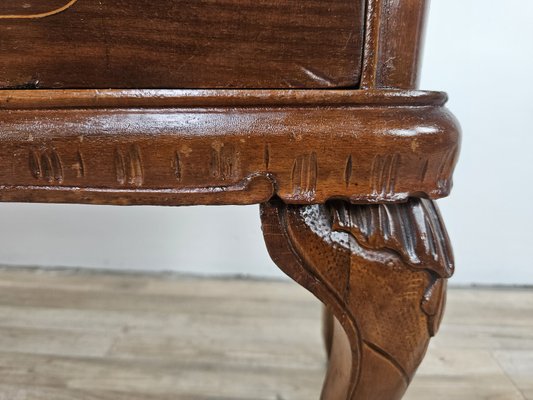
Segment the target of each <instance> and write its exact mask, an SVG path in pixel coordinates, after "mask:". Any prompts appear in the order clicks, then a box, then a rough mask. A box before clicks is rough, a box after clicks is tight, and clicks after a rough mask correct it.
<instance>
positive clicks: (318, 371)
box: [0, 268, 533, 400]
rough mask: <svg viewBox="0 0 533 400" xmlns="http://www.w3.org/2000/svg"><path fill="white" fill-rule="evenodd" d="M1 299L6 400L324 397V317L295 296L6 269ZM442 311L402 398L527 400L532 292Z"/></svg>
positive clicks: (452, 297) (491, 295)
mask: <svg viewBox="0 0 533 400" xmlns="http://www.w3.org/2000/svg"><path fill="white" fill-rule="evenodd" d="M0 290H1V291H2V304H1V305H0V355H1V357H0V359H1V361H0V364H1V366H2V371H3V372H2V375H1V376H0V398H2V397H4V398H6V399H9V400H14V399H16V400H34V399H40V400H73V399H75V400H79V399H88V400H117V399H118V400H141V399H142V400H146V399H148V400H171V399H176V398H179V399H189V400H192V399H194V400H207V399H209V398H211V399H213V398H214V399H224V400H230V399H231V400H235V399H238V400H243V399H245V400H258V399H260V400H262V399H265V400H271V399H275V398H276V396H277V397H278V398H280V399H293V400H310V399H316V398H318V393H319V391H320V385H321V380H322V378H323V375H324V361H325V353H324V350H323V347H322V345H321V338H320V334H319V333H320V304H319V303H318V302H317V301H316V299H315V298H314V297H313V296H312V295H311V294H310V293H308V292H307V291H305V290H303V289H302V288H301V287H299V286H298V285H296V284H294V283H291V282H269V281H251V280H232V279H220V280H216V279H195V278H190V277H189V278H186V277H179V279H178V278H177V277H175V276H170V275H168V274H167V275H159V276H158V275H143V274H117V273H102V272H91V271H78V272H73V271H42V270H37V271H36V270H27V269H20V268H17V269H15V268H10V269H2V270H0ZM448 299H449V302H448V307H447V308H448V310H447V314H446V318H445V319H444V324H443V326H442V329H441V332H440V334H439V336H438V337H436V338H435V339H433V340H432V342H431V346H430V348H429V350H428V354H427V357H426V358H425V360H424V362H423V364H422V366H421V368H420V369H419V372H418V373H417V376H416V377H415V379H414V380H413V382H412V384H411V386H410V388H409V390H408V392H407V394H406V395H405V399H406V400H426V399H427V397H428V393H431V397H432V398H434V399H436V400H446V399H450V398H453V399H457V400H486V399H505V400H531V399H532V397H531V394H532V393H531V391H529V392H528V389H527V388H528V387H531V383H532V382H533V374H532V373H531V371H532V370H531V368H529V364H528V362H529V361H528V360H530V354H531V352H532V351H533V318H532V317H531V315H533V291H532V290H520V289H488V288H465V289H457V288H453V287H452V288H451V289H450V291H449V296H448ZM484 304H488V306H485V305H484ZM500 321H504V322H503V323H500ZM243 376H244V377H246V379H242V377H243ZM188 379H194V382H197V384H193V383H191V382H188V381H187V380H188ZM224 379H227V380H226V381H224ZM518 384H520V385H521V386H520V387H521V389H522V393H521V392H520V391H519V389H518V386H517V385H518ZM258 387H260V388H261V390H260V392H258V391H257V388H258Z"/></svg>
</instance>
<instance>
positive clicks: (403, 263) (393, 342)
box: [261, 198, 453, 400]
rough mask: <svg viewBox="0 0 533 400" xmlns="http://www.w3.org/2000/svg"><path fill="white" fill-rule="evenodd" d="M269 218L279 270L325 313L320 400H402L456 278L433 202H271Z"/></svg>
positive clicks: (265, 212) (265, 217) (268, 237)
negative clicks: (448, 287)
mask: <svg viewBox="0 0 533 400" xmlns="http://www.w3.org/2000/svg"><path fill="white" fill-rule="evenodd" d="M261 217H262V223H263V232H264V236H265V241H266V244H267V247H268V251H269V253H270V255H271V257H272V259H273V260H274V262H275V263H276V264H277V265H278V266H279V267H280V268H281V269H282V270H283V271H284V272H285V273H287V274H288V275H289V276H290V277H291V278H292V279H294V280H295V281H296V282H298V283H299V284H301V285H302V286H304V287H305V288H307V289H308V290H309V291H311V292H312V293H313V294H314V295H315V296H317V297H318V298H319V299H320V300H321V301H322V302H323V303H324V304H325V305H326V310H327V311H326V319H325V323H326V329H325V337H326V340H327V343H326V348H327V349H328V352H329V362H328V371H327V373H326V378H325V383H324V387H323V390H322V397H321V398H322V400H394V399H400V398H401V397H402V396H403V394H404V393H405V390H406V389H407V387H408V385H409V383H410V381H411V379H412V377H413V375H414V373H415V371H416V369H417V367H418V366H419V364H420V362H421V361H422V358H423V357H424V354H425V352H426V349H427V345H428V342H429V339H430V337H431V336H433V335H434V334H435V333H436V331H437V329H438V326H439V324H440V321H441V318H442V313H443V309H444V303H445V296H446V278H448V277H450V276H451V274H452V272H453V256H452V252H451V248H450V244H449V240H448V236H447V234H446V231H445V228H444V225H443V223H442V220H441V217H440V214H439V212H438V209H437V207H436V205H435V203H434V202H433V201H431V200H426V199H414V198H413V199H410V200H409V201H408V202H406V203H403V204H380V205H351V204H349V203H346V202H342V201H335V202H331V203H328V204H326V205H309V206H293V205H286V204H284V203H282V202H281V201H279V200H273V201H271V202H269V203H265V204H263V205H262V206H261ZM328 312H330V313H332V315H333V316H334V317H333V318H328V317H327V313H328ZM328 342H329V343H328Z"/></svg>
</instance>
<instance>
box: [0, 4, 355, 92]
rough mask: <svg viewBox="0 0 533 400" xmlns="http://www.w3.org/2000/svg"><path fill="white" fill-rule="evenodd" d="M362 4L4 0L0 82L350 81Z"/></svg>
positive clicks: (178, 84)
mask: <svg viewBox="0 0 533 400" xmlns="http://www.w3.org/2000/svg"><path fill="white" fill-rule="evenodd" d="M63 7H66V8H63ZM58 10H60V12H58ZM364 10H365V2H364V1H363V0H328V1H322V0H306V1H296V0H261V1H256V0H244V1H243V0H157V1H153V0H100V1H96V0H78V1H75V2H72V1H69V0H24V1H22V0H15V1H12V0H10V1H2V2H0V37H1V38H2V39H1V40H0V88H28V89H31V88H41V89H45V88H109V87H112V88H136V89H138V88H229V87H232V88H331V87H337V88H338V87H348V86H351V87H356V86H357V85H358V84H359V78H360V69H361V62H362V38H363V25H364V18H365V16H364ZM22 17H25V18H22Z"/></svg>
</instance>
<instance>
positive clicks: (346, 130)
mask: <svg viewBox="0 0 533 400" xmlns="http://www.w3.org/2000/svg"><path fill="white" fill-rule="evenodd" d="M427 3H428V1H427V0H402V1H398V0H366V1H362V0H332V1H328V2H325V1H320V0H309V1H296V0H295V1H289V0H283V1H280V0H264V1H251V0H246V1H241V0H210V1H208V0H200V1H190V0H174V1H171V0H162V1H157V2H155V1H154V2H152V1H147V0H140V1H133V0H119V1H110V0H102V1H98V2H96V1H89V0H77V1H74V0H72V2H71V3H67V1H66V0H65V3H63V1H62V0H50V1H49V2H45V1H44V0H42V1H38V0H27V1H25V2H24V3H23V4H26V5H29V6H30V7H29V9H28V7H22V8H23V9H20V7H18V6H21V5H22V3H17V2H11V3H9V4H8V3H5V4H4V3H1V4H0V36H1V40H0V88H2V87H3V88H7V87H15V88H19V89H20V88H27V89H32V88H37V87H40V88H58V87H59V88H61V87H66V88H70V90H0V201H34V202H76V203H95V204H123V205H128V204H162V205H187V204H195V205H200V204H252V203H263V204H262V207H261V210H262V221H263V230H264V235H265V240H266V243H267V247H268V249H269V252H270V254H271V256H272V258H273V259H274V261H275V262H276V263H277V264H278V266H279V267H280V268H281V269H282V270H283V271H285V272H286V273H287V274H288V275H289V276H291V277H292V278H293V279H295V280H296V281H297V282H299V283H300V284H301V285H303V286H304V287H306V288H307V289H309V290H310V291H311V292H312V293H314V294H315V295H316V296H317V297H318V298H319V299H320V300H322V301H323V302H324V303H325V305H326V307H327V309H328V312H329V313H332V314H326V318H325V331H324V333H325V338H326V348H327V351H328V354H329V368H328V373H327V376H326V380H325V384H324V389H323V393H322V399H323V400H398V399H400V398H401V396H402V395H403V393H404V392H405V390H406V388H407V386H408V384H409V382H410V380H411V378H412V376H413V374H414V373H415V371H416V368H417V366H418V365H419V363H420V361H421V360H422V357H423V355H424V353H425V350H426V348H427V344H428V341H429V338H430V336H432V335H434V334H435V332H436V331H437V328H438V326H439V323H440V320H441V317H442V313H443V309H444V302H445V294H446V278H448V277H449V276H451V274H452V272H453V260H452V254H451V248H450V244H449V241H448V237H447V234H446V231H445V228H444V225H443V223H442V221H441V218H440V215H439V213H438V210H437V208H436V205H435V203H434V202H433V200H431V199H436V198H439V197H443V196H446V195H447V194H448V193H449V191H450V188H451V177H452V173H453V169H454V166H455V163H456V160H457V156H458V151H459V145H460V128H459V126H458V124H457V121H456V120H455V118H454V117H453V116H452V115H451V114H450V113H449V112H448V111H447V109H446V108H445V107H444V103H445V102H446V96H445V95H444V94H442V93H438V92H421V91H416V90H414V89H415V88H416V87H417V80H418V69H419V64H420V62H419V61H420V60H419V56H420V46H421V40H422V31H423V26H424V16H425V11H426V8H427ZM52 5H53V6H54V7H59V8H55V9H49V7H48V6H52ZM62 5H63V6H64V7H63V8H64V9H61V7H62ZM45 6H46V7H45ZM47 10H48V11H47ZM141 10H142V12H141ZM32 12H34V13H41V14H46V15H41V18H35V15H34V16H32V15H31V13H32ZM106 87H109V88H112V89H103V88H106ZM161 87H163V88H167V89H169V88H235V89H236V90H139V89H142V88H161ZM326 87H327V88H335V87H337V88H340V87H344V88H343V89H342V90H264V89H268V88H278V89H279V88H326ZM347 87H349V88H347ZM73 88H99V89H98V90H80V89H78V90H73ZM121 88H133V89H135V90H120V89H121ZM245 88H262V89H263V90H242V89H245Z"/></svg>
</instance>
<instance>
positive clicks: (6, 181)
mask: <svg viewBox="0 0 533 400" xmlns="http://www.w3.org/2000/svg"><path fill="white" fill-rule="evenodd" d="M445 100H446V96H445V95H443V94H442V93H434V92H415V91H397V90H389V91H386V90H374V91H371V90H367V91H358V90H352V91H348V90H343V91H327V92H325V91H319V90H308V91H291V92H288V91H278V90H276V91H264V90H258V91H255V90H252V91H242V90H241V91H223V90H221V91H209V90H207V91H202V90H196V91H180V90H175V91H165V90H159V91H142V90H141V91H139V90H134V91H118V90H107V91H100V90H98V91H94V90H85V91H83V90H82V91H53V90H52V91H33V92H32V91H4V92H0V130H2V131H3V132H4V134H3V135H2V136H1V137H0V143H1V144H2V146H1V148H0V192H1V197H0V198H1V200H3V201H41V202H43V201H44V202H46V201H49V202H79V203H97V204H102V203H105V204H165V205H184V204H252V203H259V202H264V201H267V200H269V199H270V198H271V197H272V196H273V195H274V194H276V195H278V196H280V197H281V198H282V199H284V200H285V201H286V202H288V203H300V204H309V203H320V202H324V201H326V200H328V199H330V198H343V199H346V200H348V201H352V202H398V201H405V200H406V199H407V198H408V197H409V196H426V197H430V198H439V197H442V196H446V195H447V194H448V192H449V190H450V189H451V174H452V171H453V168H454V166H455V162H456V158H457V153H458V143H459V140H460V133H459V127H458V125H457V122H456V121H455V119H454V118H453V116H452V115H451V114H450V113H449V112H448V111H447V110H446V108H445V107H444V102H445ZM443 160H445V161H446V162H443ZM421 176H423V179H421V178H420V177H421Z"/></svg>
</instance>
